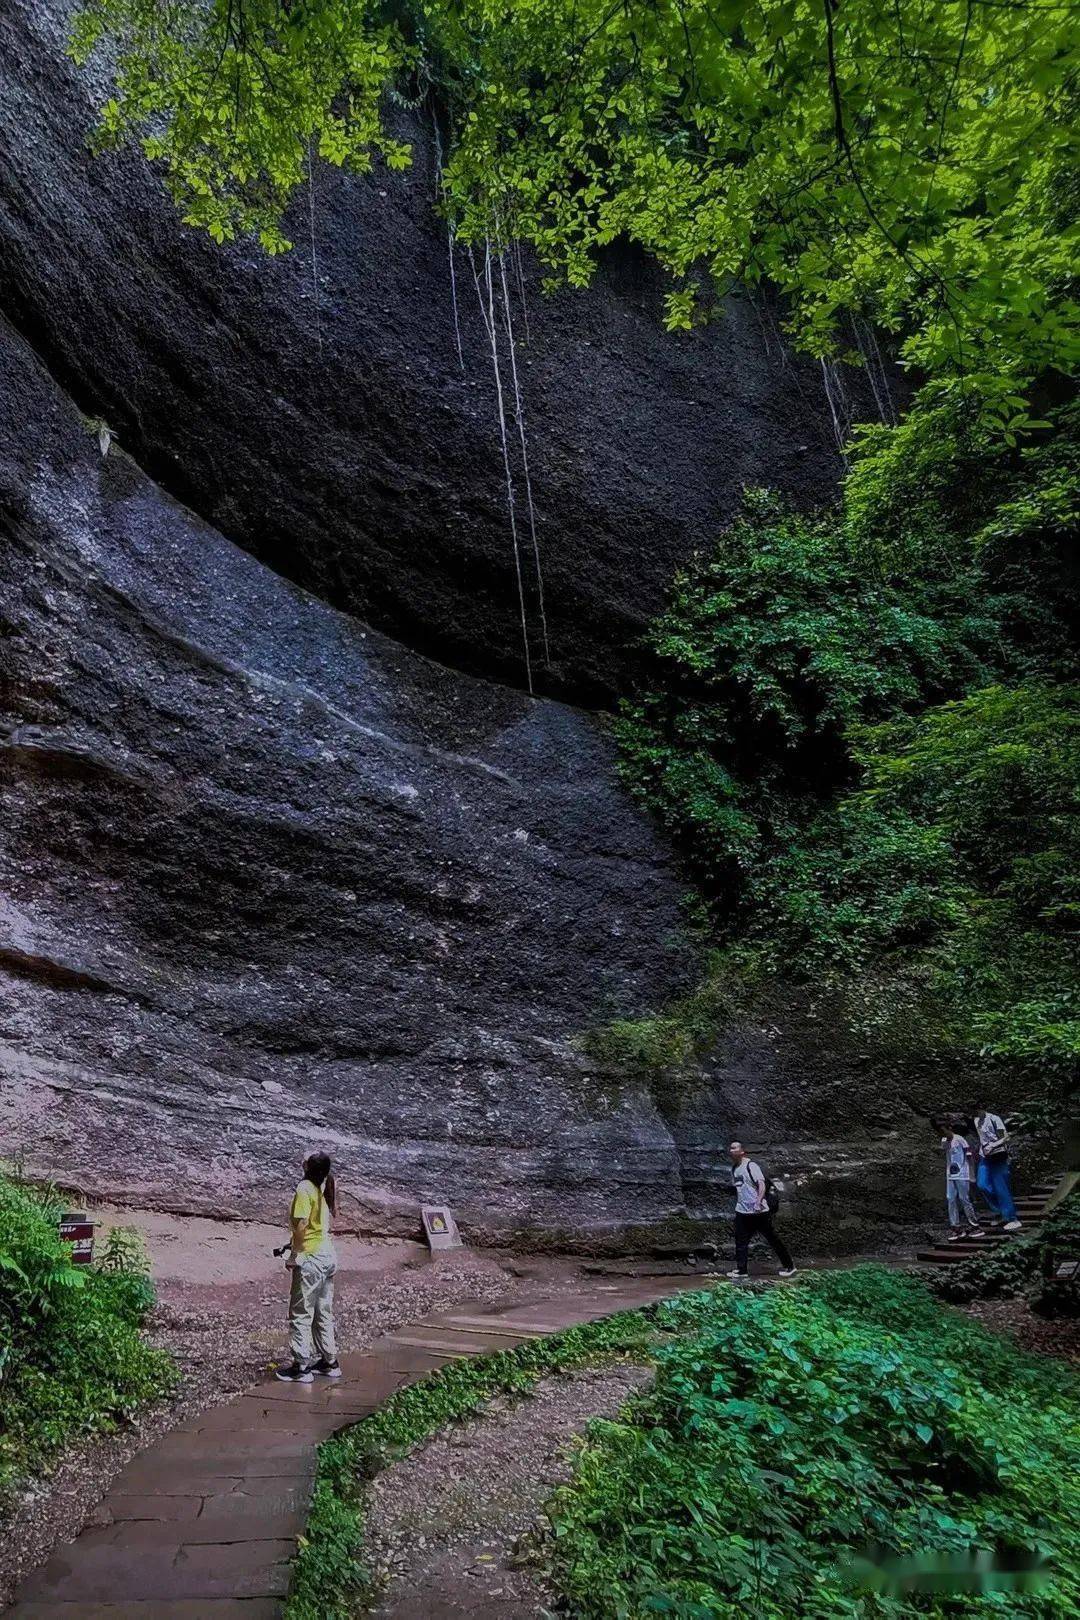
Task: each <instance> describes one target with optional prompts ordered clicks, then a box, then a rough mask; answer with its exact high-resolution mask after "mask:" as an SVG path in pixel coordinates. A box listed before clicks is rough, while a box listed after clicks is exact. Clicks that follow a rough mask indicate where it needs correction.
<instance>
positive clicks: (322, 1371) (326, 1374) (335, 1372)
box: [311, 1356, 341, 1378]
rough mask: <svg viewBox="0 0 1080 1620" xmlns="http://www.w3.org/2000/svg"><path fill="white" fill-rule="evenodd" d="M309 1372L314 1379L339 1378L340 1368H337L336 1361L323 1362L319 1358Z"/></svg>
mask: <svg viewBox="0 0 1080 1620" xmlns="http://www.w3.org/2000/svg"><path fill="white" fill-rule="evenodd" d="M311 1371H312V1373H313V1374H314V1376H315V1377H316V1378H340V1377H341V1368H340V1367H339V1366H338V1364H337V1361H336V1360H335V1361H324V1360H323V1359H322V1357H321V1356H320V1357H319V1359H318V1361H317V1362H316V1363H315V1365H314V1366H313V1367H312V1369H311Z"/></svg>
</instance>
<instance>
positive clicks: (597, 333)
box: [0, 0, 840, 700]
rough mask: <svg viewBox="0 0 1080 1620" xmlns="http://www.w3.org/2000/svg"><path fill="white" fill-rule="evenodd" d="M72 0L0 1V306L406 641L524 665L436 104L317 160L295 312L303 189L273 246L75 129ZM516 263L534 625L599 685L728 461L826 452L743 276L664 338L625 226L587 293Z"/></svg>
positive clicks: (274, 563) (58, 363)
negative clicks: (350, 167)
mask: <svg viewBox="0 0 1080 1620" xmlns="http://www.w3.org/2000/svg"><path fill="white" fill-rule="evenodd" d="M67 9H68V7H67V5H66V4H65V3H63V0H7V3H6V4H5V5H4V6H3V7H2V8H0V86H2V93H0V308H3V309H4V310H5V311H6V312H7V314H8V316H9V318H10V319H11V320H12V321H13V322H14V323H15V324H16V325H17V326H18V327H20V329H21V330H22V331H23V332H24V333H26V334H27V335H28V336H29V337H30V339H31V341H32V342H33V344H34V347H35V348H36V349H37V350H38V352H39V353H40V354H42V355H43V356H44V357H45V359H46V360H47V362H48V363H49V365H50V366H51V367H52V369H53V371H54V373H55V375H56V376H57V377H58V379H59V380H60V381H61V382H63V383H64V385H65V386H66V387H67V389H68V391H69V393H71V395H72V397H73V398H74V399H75V400H76V402H77V403H78V404H79V405H80V406H81V407H82V408H83V409H84V410H86V411H87V412H88V413H89V414H92V415H101V416H104V417H105V418H106V420H107V421H108V422H109V424H110V426H111V427H112V429H113V431H114V432H115V433H116V434H117V435H118V436H119V438H120V441H121V443H122V444H123V445H124V446H125V448H127V449H128V450H129V451H130V452H131V453H132V455H133V456H134V457H135V459H136V460H137V461H138V462H139V463H140V465H142V466H143V467H144V468H145V469H146V470H147V471H148V472H149V473H150V474H151V475H152V476H153V477H154V478H155V479H156V480H157V482H158V483H159V484H160V485H161V486H162V488H164V489H166V490H169V491H170V492H171V493H172V494H173V495H175V496H177V497H179V498H180V499H182V500H184V501H185V502H186V503H187V504H188V505H189V506H190V507H191V508H192V509H193V510H195V511H197V512H198V513H199V514H200V515H201V516H202V517H204V518H205V519H206V520H207V521H209V522H211V523H212V524H214V525H215V527H217V528H219V529H220V530H221V531H222V532H223V533H224V534H226V535H227V536H229V537H230V538H232V539H234V540H237V541H238V542H239V543H240V544H242V545H244V546H245V547H246V548H247V549H249V550H250V551H252V552H253V553H254V554H255V555H256V556H258V557H260V558H261V559H262V560H263V561H265V562H267V563H269V564H270V566H271V567H273V568H274V569H275V570H276V571H277V572H279V573H282V574H284V575H286V576H287V577H288V578H291V579H293V580H296V581H297V582H298V583H300V584H302V585H304V586H306V587H308V588H309V589H311V590H312V591H314V592H316V593H317V594H318V595H320V596H321V597H322V598H323V599H324V600H326V601H328V602H330V603H331V604H333V605H334V606H337V607H341V608H345V609H348V610H349V611H352V612H355V613H357V614H359V615H360V617H362V618H364V619H366V620H367V621H369V622H371V623H373V624H375V625H377V626H378V627H379V628H380V629H383V630H385V631H388V632H389V633H391V634H393V635H394V636H396V637H397V638H398V639H399V640H402V641H404V642H406V643H407V644H408V645H410V646H412V647H414V648H417V649H419V650H421V651H425V652H430V653H433V654H435V655H436V656H438V657H440V658H441V659H442V660H443V661H444V662H448V663H450V664H453V665H454V666H456V667H458V668H462V669H467V670H471V671H473V672H478V673H481V674H483V675H485V676H489V677H490V676H492V675H498V676H500V677H501V678H505V679H507V680H509V682H510V683H511V684H513V685H518V686H522V685H524V680H523V669H522V652H521V630H520V624H519V613H518V601H517V593H516V587H515V583H514V566H513V557H512V552H511V546H510V539H509V534H508V528H507V516H506V509H505V484H504V476H503V467H502V462H501V459H500V452H499V447H498V435H497V427H496V405H495V399H494V392H493V383H492V370H491V358H490V348H489V345H488V340H487V337H486V335H485V332H484V329H483V325H482V322H481V319H480V313H479V308H478V303H477V298H476V294H475V290H474V287H473V282H472V276H471V272H470V268H469V264H468V260H467V258H465V256H464V255H461V254H459V256H458V264H457V274H458V281H459V285H458V304H459V309H460V326H461V338H462V344H463V352H464V356H465V369H464V370H462V369H461V368H460V367H459V364H458V358H457V350H456V344H455V338H454V330H453V318H452V307H451V292H450V279H449V265H448V255H447V239H446V232H445V228H444V227H441V226H440V224H439V222H438V220H437V219H436V217H435V215H434V212H433V209H432V206H431V199H432V192H433V182H434V175H433V139H432V129H431V126H430V124H425V123H422V122H416V121H413V122H409V121H408V119H407V117H406V115H402V117H403V118H405V119H406V123H405V127H403V129H402V131H401V133H403V134H404V135H406V136H407V137H409V138H411V140H412V141H413V145H414V153H415V162H414V165H413V167H412V169H411V170H409V171H408V172H407V173H404V174H399V175H392V174H384V175H381V176H379V177H377V178H374V179H369V178H363V179H358V178H354V177H349V176H346V175H342V174H340V173H338V172H337V171H336V170H334V169H332V168H331V167H329V166H328V165H322V166H321V167H319V168H318V169H317V172H316V191H315V197H314V208H315V220H316V254H317V262H318V276H317V280H318V304H319V311H318V316H316V312H315V308H314V298H313V286H312V271H311V262H310V253H309V250H308V223H307V210H308V199H307V198H306V197H304V198H301V199H300V202H299V204H298V207H297V211H296V218H295V221H294V222H293V228H294V231H295V234H296V236H297V238H298V241H299V243H300V246H299V247H298V249H297V251H295V252H293V253H291V254H286V255H284V256H283V257H280V258H278V259H274V260H271V259H269V258H267V257H266V256H265V254H263V253H261V252H260V251H259V250H258V249H257V248H252V247H250V246H246V245H244V246H232V247H227V248H219V247H216V246H215V245H214V244H213V243H211V242H210V241H209V239H208V238H206V237H204V236H201V235H198V234H196V233H194V232H192V231H189V230H185V229H184V227H183V226H181V225H180V223H179V222H178V220H177V218H176V215H175V212H174V210H173V207H172V204H171V202H170V201H169V200H168V198H167V197H166V196H165V195H164V192H163V191H162V189H161V186H160V184H159V181H158V180H157V178H156V177H154V176H152V175H151V174H150V173H149V172H148V170H147V169H146V166H145V165H144V164H143V163H142V162H141V160H140V159H139V158H138V157H137V156H133V155H125V156H120V157H107V158H101V159H96V160H95V159H93V158H91V157H90V155H89V154H88V152H87V150H86V145H85V139H86V132H87V130H88V128H89V125H90V123H91V121H92V110H91V104H90V95H89V91H88V80H87V77H86V75H85V74H83V73H80V72H79V71H78V70H76V69H75V68H74V67H73V66H72V64H71V63H70V62H68V61H67V60H66V59H65V58H64V56H63V53H62V41H63V18H64V15H65V13H66V11H67ZM525 280H526V283H527V291H526V302H527V306H528V330H529V336H528V341H527V342H523V344H522V348H521V374H522V379H523V387H524V394H525V405H526V412H527V423H528V431H529V446H530V457H531V463H532V472H533V478H534V485H535V492H536V502H537V509H538V514H539V541H540V546H541V549H542V553H543V573H544V581H545V587H546V599H547V614H548V621H549V625H550V630H551V644H552V668H551V669H550V670H549V671H547V672H544V671H542V670H541V671H540V672H539V684H540V689H541V690H545V691H549V692H551V691H554V692H559V693H562V694H564V695H569V696H570V697H571V698H573V699H582V698H584V699H586V700H590V699H592V698H594V697H598V696H599V697H601V698H602V697H605V696H606V695H607V694H609V693H610V692H611V691H612V690H619V689H622V688H623V687H624V684H625V680H626V662H627V656H628V648H629V647H630V646H631V645H632V643H633V642H634V640H635V638H636V637H637V636H638V635H639V634H640V632H641V630H642V628H643V627H644V625H645V623H646V622H647V620H648V618H649V617H650V616H651V614H652V613H653V612H655V610H656V609H657V607H658V605H659V604H660V602H661V600H662V598H663V593H664V591H665V589H666V587H667V586H668V584H669V582H670V580H671V577H672V575H673V573H674V571H675V569H676V567H677V565H678V564H679V563H680V562H681V561H683V560H684V559H685V558H686V557H687V555H688V554H689V552H690V551H691V550H692V549H693V547H694V546H695V545H697V544H699V543H701V542H702V541H703V540H708V539H709V538H710V537H711V536H712V535H713V534H714V533H715V532H716V530H717V527H718V526H719V525H720V523H721V522H722V521H723V520H724V519H725V518H726V517H727V516H728V515H730V513H731V512H732V510H733V509H734V507H735V506H736V505H737V503H738V500H739V497H740V494H741V491H742V489H743V487H744V486H745V485H747V484H763V483H768V484H774V485H777V486H779V487H781V488H783V489H786V490H788V491H789V492H791V493H792V494H793V495H794V496H796V497H797V498H798V499H799V500H801V501H812V500H817V499H822V498H826V497H828V496H829V495H830V494H831V492H832V490H833V488H834V486H835V481H836V478H837V475H838V472H839V468H840V463H839V459H838V457H837V454H836V450H835V446H834V443H833V439H832V433H831V427H830V425H829V418H828V412H827V409H826V402H825V399H824V396H823V393H822V386H821V378H820V374H819V372H818V370H817V368H816V367H814V366H811V365H806V364H798V365H797V364H795V363H794V362H793V361H792V359H791V358H790V356H788V355H786V354H785V353H784V352H783V350H782V348H781V345H780V343H779V341H778V338H777V336H776V334H775V331H774V330H771V329H770V321H771V319H772V318H771V317H765V316H759V315H758V314H756V313H755V312H754V310H753V308H752V307H751V305H750V304H749V303H747V302H746V301H740V300H732V301H731V302H730V304H729V305H728V306H727V308H726V311H725V313H724V315H723V318H722V319H718V320H716V321H715V322H713V323H712V324H710V325H709V326H708V327H706V328H705V329H704V330H702V331H700V332H696V333H694V334H693V335H691V336H686V337H682V338H672V337H671V336H669V335H668V334H667V333H666V332H665V331H664V330H663V327H662V323H661V319H660V316H661V288H660V286H659V285H658V282H657V278H656V277H655V276H654V275H653V274H652V273H651V272H650V271H649V270H648V268H647V267H646V266H645V265H644V264H642V263H640V262H638V261H637V260H636V259H634V258H633V257H632V256H631V255H629V254H628V253H626V252H622V253H619V254H613V255H612V257H611V259H610V261H609V262H608V264H607V265H606V266H605V267H604V270H603V272H602V274H601V275H600V277H599V280H598V282H597V285H596V286H595V288H594V289H592V290H591V291H590V292H589V293H588V294H572V293H567V294H565V295H560V296H556V297H544V296H542V295H541V293H540V291H539V276H538V274H537V273H536V272H535V270H534V269H533V267H531V266H530V265H529V264H528V263H526V265H525ZM516 319H517V323H518V335H519V337H520V338H522V339H523V338H524V335H525V319H526V317H525V314H524V312H523V311H522V310H521V309H520V308H517V309H516ZM320 334H321V344H320V341H319V338H320ZM506 382H507V387H509V378H507V379H506ZM519 501H523V491H520V490H519ZM526 561H528V559H526ZM526 574H527V576H529V570H528V567H527V568H526ZM526 586H527V590H528V595H529V601H528V616H529V623H530V631H531V637H532V651H533V656H534V659H535V660H536V661H537V662H538V663H539V662H540V656H541V655H540V643H539V620H538V611H537V606H538V604H537V601H536V592H535V589H534V587H533V585H532V582H531V577H527V579H526Z"/></svg>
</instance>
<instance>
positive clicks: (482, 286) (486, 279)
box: [469, 238, 533, 697]
mask: <svg viewBox="0 0 1080 1620" xmlns="http://www.w3.org/2000/svg"><path fill="white" fill-rule="evenodd" d="M469 262H470V263H471V265H472V271H473V281H474V283H475V286H476V296H477V299H478V301H479V304H480V314H481V316H482V317H483V321H484V329H485V331H486V332H487V335H488V341H489V342H490V344H491V365H492V370H493V372H494V374H495V399H496V403H497V405H498V411H499V437H500V440H501V443H502V457H503V470H504V472H505V474H506V509H507V512H508V513H509V517H510V538H511V540H512V541H513V546H514V571H515V574H516V576H517V592H518V609H519V612H520V614H521V644H522V646H523V648H524V650H525V680H526V684H527V686H528V689H529V696H530V697H532V696H533V675H532V658H531V656H530V654H529V626H528V620H527V617H526V613H525V582H524V579H523V578H522V573H521V546H520V543H519V541H518V527H517V510H516V505H515V501H514V476H513V473H512V471H511V468H510V441H509V437H508V435H507V431H506V405H505V402H504V400H503V385H502V370H501V368H500V365H499V329H498V325H497V322H496V320H495V289H494V285H493V282H492V275H491V239H490V238H488V239H487V241H486V242H485V244H484V273H483V283H481V279H480V272H479V271H478V270H477V268H476V260H475V258H474V256H473V251H472V248H471V247H470V249H469Z"/></svg>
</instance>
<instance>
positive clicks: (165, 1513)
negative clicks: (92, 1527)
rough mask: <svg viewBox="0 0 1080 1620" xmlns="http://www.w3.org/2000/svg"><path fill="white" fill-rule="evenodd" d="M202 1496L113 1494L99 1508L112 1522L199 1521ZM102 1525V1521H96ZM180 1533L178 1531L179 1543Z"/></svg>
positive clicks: (163, 1522) (162, 1522) (161, 1522)
mask: <svg viewBox="0 0 1080 1620" xmlns="http://www.w3.org/2000/svg"><path fill="white" fill-rule="evenodd" d="M202 1505H203V1499H202V1497H201V1496H142V1495H139V1496H122V1495H119V1494H117V1495H116V1496H113V1495H112V1494H111V1493H110V1494H109V1495H108V1496H107V1497H106V1498H105V1500H104V1502H101V1503H100V1504H99V1506H98V1512H99V1513H100V1514H101V1515H102V1516H105V1515H108V1519H109V1521H110V1522H112V1521H115V1522H117V1523H118V1522H120V1521H121V1520H125V1519H154V1520H156V1521H157V1522H158V1523H160V1524H165V1523H168V1522H169V1521H172V1522H173V1523H175V1522H176V1520H178V1519H197V1518H198V1516H199V1514H200V1513H201V1512H202ZM95 1522H96V1523H100V1522H101V1520H100V1519H98V1520H96V1521H95ZM179 1539H180V1532H179V1531H177V1541H179Z"/></svg>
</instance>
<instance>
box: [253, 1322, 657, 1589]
mask: <svg viewBox="0 0 1080 1620" xmlns="http://www.w3.org/2000/svg"><path fill="white" fill-rule="evenodd" d="M652 1314H653V1313H652V1312H649V1313H646V1312H641V1311H630V1312H624V1313H623V1314H621V1315H619V1316H611V1317H606V1318H604V1319H603V1320H601V1321H599V1322H587V1323H584V1324H583V1325H582V1326H580V1327H574V1328H569V1329H567V1331H566V1332H565V1333H559V1334H555V1335H553V1336H552V1337H550V1338H546V1339H537V1340H533V1341H530V1342H529V1343H526V1344H522V1345H518V1346H516V1347H515V1348H514V1349H512V1350H501V1351H498V1352H497V1353H496V1354H494V1355H490V1356H483V1357H478V1358H476V1359H474V1360H471V1361H465V1362H455V1363H453V1364H452V1365H450V1366H448V1367H445V1368H443V1369H442V1370H441V1371H440V1372H437V1373H434V1374H432V1375H431V1376H430V1377H427V1378H424V1379H422V1380H421V1381H420V1382H419V1383H417V1384H412V1385H410V1386H409V1387H408V1388H407V1389H402V1390H399V1391H398V1393H397V1394H395V1395H392V1396H391V1397H390V1399H389V1400H388V1401H386V1402H385V1404H384V1405H382V1406H381V1407H380V1408H379V1409H378V1411H377V1412H375V1413H374V1414H373V1415H372V1416H371V1417H370V1418H365V1419H364V1421H363V1422H362V1423H359V1424H357V1425H356V1426H355V1427H354V1428H352V1429H349V1430H348V1431H346V1432H345V1433H344V1434H341V1435H337V1436H335V1437H334V1439H332V1440H327V1441H326V1442H325V1443H324V1444H323V1445H322V1446H321V1447H320V1448H319V1469H318V1474H317V1476H316V1480H315V1490H314V1495H313V1497H312V1506H311V1516H310V1519H309V1521H308V1527H307V1532H306V1535H305V1536H304V1537H303V1538H302V1539H301V1543H300V1552H299V1556H298V1558H297V1560H296V1565H295V1567H294V1572H293V1583H292V1589H291V1591H290V1594H289V1600H288V1603H287V1604H286V1608H285V1620H348V1617H349V1616H351V1615H355V1614H357V1613H358V1612H360V1611H361V1609H362V1608H364V1607H365V1606H366V1605H367V1604H368V1603H370V1601H371V1599H372V1598H373V1597H374V1596H375V1595H376V1585H375V1576H374V1571H373V1570H372V1569H371V1567H370V1565H369V1564H368V1563H367V1562H366V1560H365V1557H364V1513H365V1499H366V1492H367V1486H368V1484H369V1483H370V1481H371V1480H372V1479H374V1477H375V1475H376V1474H378V1473H381V1471H382V1470H383V1469H384V1468H387V1467H389V1466H390V1464H391V1463H393V1462H395V1461H396V1460H397V1459H398V1458H399V1457H402V1456H404V1455H405V1453H406V1452H408V1451H409V1450H411V1449H412V1447H413V1446H416V1445H418V1444H419V1443H420V1442H421V1441H423V1440H426V1439H428V1438H429V1437H430V1436H431V1435H433V1434H435V1433H437V1432H438V1431H439V1430H440V1429H443V1428H445V1427H446V1426H447V1425H448V1424H451V1423H460V1422H462V1421H463V1420H464V1419H465V1418H468V1417H470V1416H471V1415H472V1414H473V1413H474V1412H476V1411H478V1410H479V1409H480V1408H481V1407H482V1406H484V1405H485V1403H486V1402H487V1401H489V1400H491V1399H492V1398H493V1397H494V1396H496V1395H504V1394H511V1395H525V1394H528V1392H529V1390H531V1389H532V1387H533V1385H534V1384H536V1383H537V1382H539V1380H540V1379H541V1378H545V1377H547V1376H548V1375H549V1374H551V1373H557V1372H565V1371H568V1370H569V1369H570V1368H573V1367H581V1366H584V1365H586V1364H590V1363H593V1362H596V1361H600V1360H603V1359H605V1358H612V1357H634V1358H635V1359H639V1360H640V1359H644V1358H645V1356H646V1355H647V1353H648V1352H649V1349H650V1347H651V1345H652V1343H653V1341H654V1340H655V1336H656V1330H655V1326H654V1324H653V1323H652V1321H651V1320H650V1316H651V1315H652Z"/></svg>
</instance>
